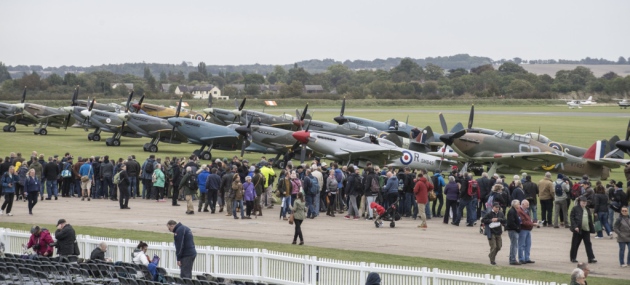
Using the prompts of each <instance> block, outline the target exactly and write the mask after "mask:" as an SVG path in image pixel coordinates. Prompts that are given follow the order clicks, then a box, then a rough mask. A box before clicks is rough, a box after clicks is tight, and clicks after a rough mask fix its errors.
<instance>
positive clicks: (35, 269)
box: [0, 253, 272, 285]
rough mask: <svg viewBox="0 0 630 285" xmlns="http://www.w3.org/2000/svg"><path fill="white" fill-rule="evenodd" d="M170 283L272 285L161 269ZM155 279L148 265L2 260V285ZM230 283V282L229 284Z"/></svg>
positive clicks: (131, 284) (137, 284)
mask: <svg viewBox="0 0 630 285" xmlns="http://www.w3.org/2000/svg"><path fill="white" fill-rule="evenodd" d="M158 273H159V274H160V275H162V276H164V278H165V280H166V283H167V284H178V285H179V284H181V285H229V284H234V285H272V284H267V283H261V282H253V281H251V280H250V281H247V280H243V281H239V280H234V281H228V280H225V279H224V278H220V277H214V276H212V275H210V274H204V275H197V276H195V279H188V278H180V277H177V276H172V275H168V273H167V271H166V270H165V269H164V268H161V267H158ZM152 279H153V277H152V276H151V273H150V272H149V269H148V268H147V266H145V265H138V264H131V263H124V262H116V263H107V262H103V261H93V260H79V259H78V258H77V257H55V258H47V257H38V258H37V259H35V260H31V259H25V258H22V257H21V256H19V255H13V254H9V253H5V256H4V257H0V285H13V284H23V285H79V284H88V285H89V284H112V285H115V284H120V285H154V284H163V283H160V282H155V281H152ZM228 282H230V283H228Z"/></svg>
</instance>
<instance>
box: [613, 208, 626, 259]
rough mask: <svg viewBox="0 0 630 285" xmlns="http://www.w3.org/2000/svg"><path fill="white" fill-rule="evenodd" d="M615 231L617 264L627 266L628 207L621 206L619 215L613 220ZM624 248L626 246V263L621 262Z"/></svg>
mask: <svg viewBox="0 0 630 285" xmlns="http://www.w3.org/2000/svg"><path fill="white" fill-rule="evenodd" d="M613 228H614V229H615V233H616V234H617V242H618V243H619V265H621V267H628V265H629V264H630V217H629V216H628V207H627V206H623V207H621V215H619V218H617V220H616V221H615V226H614V227H613ZM626 248H628V257H627V258H626V263H624V262H623V257H624V255H625V251H626Z"/></svg>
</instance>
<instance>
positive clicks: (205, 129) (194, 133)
mask: <svg viewBox="0 0 630 285" xmlns="http://www.w3.org/2000/svg"><path fill="white" fill-rule="evenodd" d="M167 121H168V122H169V124H171V126H173V129H174V130H175V129H176V130H177V131H178V132H179V133H181V134H182V135H184V136H186V137H187V138H188V141H189V142H191V143H194V144H199V145H201V148H200V149H198V150H195V151H194V152H193V154H194V155H196V156H197V157H199V158H201V159H203V160H211V159H212V153H210V151H212V149H221V150H236V149H238V148H239V147H240V145H239V134H238V133H237V132H236V131H235V130H234V129H235V128H236V126H234V127H232V128H228V127H226V126H221V125H217V124H213V123H208V122H206V121H199V120H195V119H189V118H182V117H172V118H168V119H167ZM206 147H207V148H208V150H205V149H206Z"/></svg>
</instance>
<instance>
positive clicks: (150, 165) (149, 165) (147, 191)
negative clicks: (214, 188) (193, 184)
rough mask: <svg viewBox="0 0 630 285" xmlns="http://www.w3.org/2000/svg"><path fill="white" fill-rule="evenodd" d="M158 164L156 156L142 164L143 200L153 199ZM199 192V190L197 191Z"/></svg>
mask: <svg viewBox="0 0 630 285" xmlns="http://www.w3.org/2000/svg"><path fill="white" fill-rule="evenodd" d="M156 164H157V162H155V155H154V154H152V155H149V158H147V160H146V161H145V162H144V163H143V164H142V171H141V172H140V176H141V178H142V187H143V189H142V199H151V189H152V188H153V182H152V181H151V180H152V177H153V172H154V171H155V168H156ZM195 190H197V189H195Z"/></svg>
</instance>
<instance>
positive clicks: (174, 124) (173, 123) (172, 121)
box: [166, 118, 179, 127]
mask: <svg viewBox="0 0 630 285" xmlns="http://www.w3.org/2000/svg"><path fill="white" fill-rule="evenodd" d="M166 120H167V121H168V123H169V124H171V125H172V126H174V127H175V126H178V125H179V124H177V123H178V122H179V118H168V119H166Z"/></svg>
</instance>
